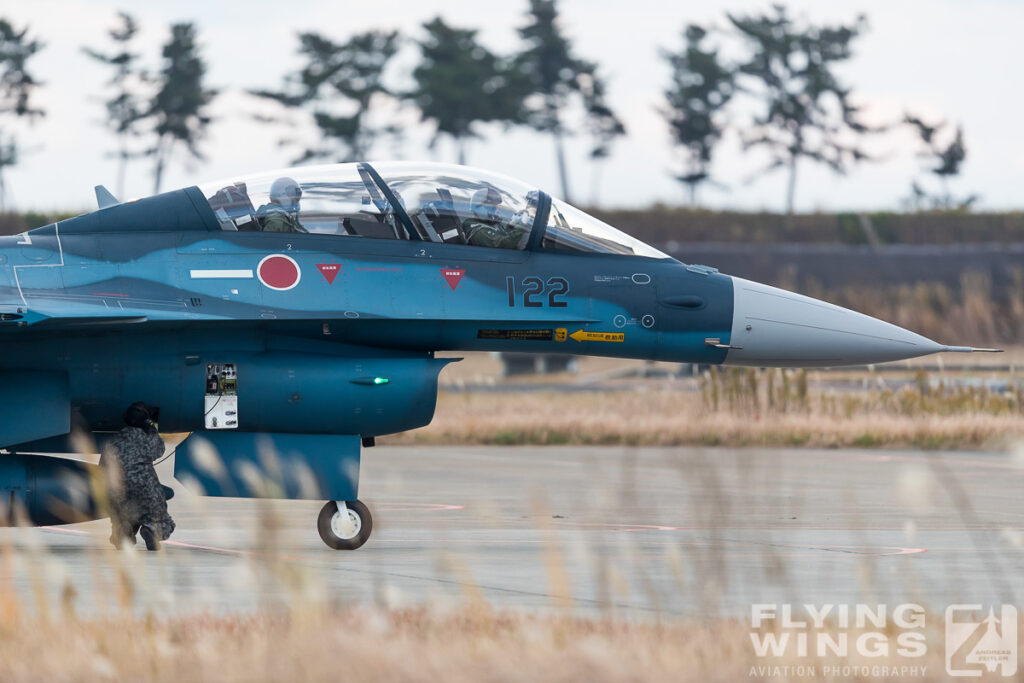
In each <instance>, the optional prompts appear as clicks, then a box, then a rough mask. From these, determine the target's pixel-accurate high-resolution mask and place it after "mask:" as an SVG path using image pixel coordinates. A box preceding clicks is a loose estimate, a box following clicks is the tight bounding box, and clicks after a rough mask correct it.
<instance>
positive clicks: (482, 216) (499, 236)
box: [462, 187, 529, 249]
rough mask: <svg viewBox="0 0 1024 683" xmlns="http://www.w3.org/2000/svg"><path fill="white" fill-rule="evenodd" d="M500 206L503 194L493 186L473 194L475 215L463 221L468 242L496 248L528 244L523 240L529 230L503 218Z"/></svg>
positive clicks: (472, 208)
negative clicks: (523, 242)
mask: <svg viewBox="0 0 1024 683" xmlns="http://www.w3.org/2000/svg"><path fill="white" fill-rule="evenodd" d="M500 206H501V195H500V194H499V193H498V191H497V190H495V189H494V188H492V187H485V188H482V189H479V190H477V191H476V192H475V193H474V194H473V201H472V203H471V204H470V211H471V212H472V213H473V215H472V216H471V217H469V218H467V219H466V220H464V221H463V222H462V234H464V235H465V236H466V244H472V245H475V246H478V247H493V248H495V249H522V248H523V247H525V246H526V245H525V244H521V242H522V241H523V238H524V237H525V235H526V234H527V232H529V231H528V230H527V229H526V228H522V227H519V226H516V225H511V224H509V223H508V221H506V220H503V219H502V218H501V211H500V210H499V207H500Z"/></svg>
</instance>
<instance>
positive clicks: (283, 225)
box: [256, 177, 309, 232]
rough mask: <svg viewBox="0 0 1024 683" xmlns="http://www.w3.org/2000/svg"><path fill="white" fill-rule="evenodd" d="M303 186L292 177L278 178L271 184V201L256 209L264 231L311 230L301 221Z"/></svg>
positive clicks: (261, 228)
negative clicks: (300, 202)
mask: <svg viewBox="0 0 1024 683" xmlns="http://www.w3.org/2000/svg"><path fill="white" fill-rule="evenodd" d="M301 198H302V188H300V187H299V184H298V183H297V182H295V181H294V180H292V179H291V178H288V177H284V178H278V179H277V180H275V181H274V183H273V184H272V185H271V186H270V203H269V204H264V205H263V206H261V207H260V208H259V209H258V210H257V211H256V218H258V219H259V222H260V230H262V231H263V232H309V230H306V229H305V228H304V227H302V223H300V222H299V200H300V199H301Z"/></svg>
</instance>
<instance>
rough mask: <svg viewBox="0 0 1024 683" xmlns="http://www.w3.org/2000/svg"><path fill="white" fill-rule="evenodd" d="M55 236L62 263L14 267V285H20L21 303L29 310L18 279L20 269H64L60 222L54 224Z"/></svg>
mask: <svg viewBox="0 0 1024 683" xmlns="http://www.w3.org/2000/svg"><path fill="white" fill-rule="evenodd" d="M53 234H54V236H55V237H56V238H57V254H58V255H59V256H60V263H36V264H33V265H28V264H21V265H17V266H14V267H13V270H14V284H16V285H18V296H20V297H21V303H23V304H24V305H25V308H28V307H29V306H28V300H26V299H25V293H24V292H23V291H21V279H20V278H19V277H18V269H19V268H63V267H64V247H63V245H61V243H60V221H57V222H56V223H54V224H53Z"/></svg>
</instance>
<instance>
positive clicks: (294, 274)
mask: <svg viewBox="0 0 1024 683" xmlns="http://www.w3.org/2000/svg"><path fill="white" fill-rule="evenodd" d="M256 276H257V277H259V279H260V282H262V283H263V284H265V285H266V286H267V287H270V288H271V289H276V290H277V291H279V292H284V291H287V290H289V289H291V288H292V287H294V286H295V285H297V284H299V280H301V279H302V271H301V270H300V269H299V264H298V263H296V262H295V259H293V258H292V257H291V256H285V255H284V254H271V255H269V256H264V257H263V260H261V261H260V264H259V265H258V266H256Z"/></svg>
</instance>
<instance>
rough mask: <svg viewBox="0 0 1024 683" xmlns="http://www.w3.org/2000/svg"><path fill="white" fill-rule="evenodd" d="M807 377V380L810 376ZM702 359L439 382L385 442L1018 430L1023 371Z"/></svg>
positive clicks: (857, 438) (821, 442) (815, 442)
mask: <svg viewBox="0 0 1024 683" xmlns="http://www.w3.org/2000/svg"><path fill="white" fill-rule="evenodd" d="M812 379H813V381H811V380H812ZM834 379H838V380H839V381H841V382H845V386H839V387H837V386H835V384H834V383H828V382H822V381H821V379H820V373H808V372H807V371H783V370H755V369H745V368H726V369H719V368H712V369H711V370H710V371H708V372H707V373H705V374H704V375H703V376H702V377H701V378H700V379H699V380H696V382H695V386H694V387H693V390H691V391H685V390H680V389H679V387H671V386H670V385H668V384H667V383H666V382H665V381H661V382H658V381H655V382H651V383H649V384H647V385H644V386H641V387H639V388H632V389H629V390H624V391H619V390H616V391H606V392H600V391H587V392H581V391H572V392H569V391H529V392H525V391H517V390H513V389H512V388H511V387H510V388H509V390H508V391H502V390H501V389H500V388H499V389H496V390H494V391H486V392H484V391H469V392H461V391H442V392H441V393H440V394H439V397H438V406H437V412H436V414H435V417H434V421H433V422H432V423H431V424H430V425H429V426H427V427H425V428H423V429H419V430H416V431H413V432H407V433H405V434H401V435H396V436H394V437H387V439H385V440H384V441H385V442H386V443H392V444H400V443H416V444H497V445H520V444H524V445H526V444H528V445H619V444H622V445H637V446H682V445H702V446H758V445H760V446H809V447H861V448H864V447H916V448H929V449H954V448H1006V447H1007V446H1008V445H1010V444H1012V443H1014V442H1016V441H1018V440H1019V439H1020V437H1022V436H1024V380H1018V379H1016V378H1015V377H1013V376H1007V377H1004V378H1002V379H1000V380H999V381H998V382H996V383H992V382H987V381H981V380H980V378H975V379H976V380H978V381H974V382H953V381H951V379H950V378H949V377H942V376H940V377H932V376H930V375H929V374H928V373H926V372H925V371H924V370H920V369H918V370H916V371H915V370H908V372H907V376H906V378H905V379H904V380H903V385H902V386H892V385H889V384H887V383H885V382H883V381H882V380H880V379H879V378H878V377H877V375H876V376H872V375H871V373H865V372H860V373H854V374H851V375H850V376H848V377H844V376H841V375H839V376H834V377H829V380H830V381H832V380H834Z"/></svg>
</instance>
